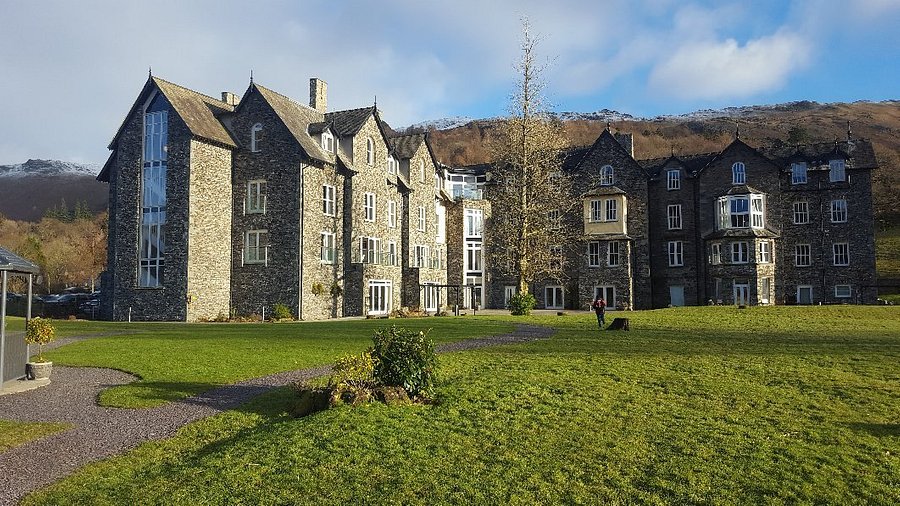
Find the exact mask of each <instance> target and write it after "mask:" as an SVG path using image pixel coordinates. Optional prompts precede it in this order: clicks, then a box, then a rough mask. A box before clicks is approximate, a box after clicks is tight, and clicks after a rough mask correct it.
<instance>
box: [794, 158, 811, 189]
mask: <svg viewBox="0 0 900 506" xmlns="http://www.w3.org/2000/svg"><path fill="white" fill-rule="evenodd" d="M806 170H807V166H806V162H794V163H792V164H791V184H806V182H807V181H808V179H807V174H806Z"/></svg>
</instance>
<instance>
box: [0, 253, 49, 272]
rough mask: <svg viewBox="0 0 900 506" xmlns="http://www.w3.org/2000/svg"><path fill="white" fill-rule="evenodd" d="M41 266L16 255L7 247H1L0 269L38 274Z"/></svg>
mask: <svg viewBox="0 0 900 506" xmlns="http://www.w3.org/2000/svg"><path fill="white" fill-rule="evenodd" d="M40 270H41V269H40V268H39V267H38V266H37V265H35V264H33V263H31V262H29V261H28V260H25V259H24V258H22V257H20V256H19V255H16V254H15V253H13V252H12V251H9V250H8V249H6V248H3V247H0V271H8V272H16V273H23V274H37V273H39V272H40Z"/></svg>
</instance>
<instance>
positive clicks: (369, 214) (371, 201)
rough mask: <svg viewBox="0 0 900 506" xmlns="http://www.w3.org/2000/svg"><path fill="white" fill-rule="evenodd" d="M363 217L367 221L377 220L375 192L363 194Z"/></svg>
mask: <svg viewBox="0 0 900 506" xmlns="http://www.w3.org/2000/svg"><path fill="white" fill-rule="evenodd" d="M363 211H364V214H363V217H364V219H365V220H366V221H370V222H371V221H375V194H374V193H372V192H366V193H365V194H364V195H363Z"/></svg>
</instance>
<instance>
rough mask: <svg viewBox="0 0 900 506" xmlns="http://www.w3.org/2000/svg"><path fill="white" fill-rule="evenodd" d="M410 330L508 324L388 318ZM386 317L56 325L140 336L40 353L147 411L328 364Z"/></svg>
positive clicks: (442, 338) (489, 328) (447, 334)
mask: <svg viewBox="0 0 900 506" xmlns="http://www.w3.org/2000/svg"><path fill="white" fill-rule="evenodd" d="M398 321H399V322H400V324H403V325H406V326H408V327H410V328H414V329H422V330H426V329H428V328H432V327H433V328H434V330H433V331H432V332H433V335H434V338H435V341H436V342H439V343H441V342H448V341H453V340H459V339H464V338H467V337H472V336H481V335H488V334H498V333H502V332H507V331H509V330H511V329H512V324H509V323H504V322H497V321H489V320H472V319H469V320H467V321H466V323H467V324H462V325H461V324H460V322H453V321H451V319H449V318H429V319H415V320H402V321H400V320H392V321H391V322H390V323H397V322H398ZM387 325H389V323H387V322H386V321H384V320H353V321H331V322H308V323H287V324H271V323H265V324H172V323H143V324H131V325H130V326H129V325H128V324H115V323H95V322H67V321H60V322H59V329H60V333H61V334H63V335H72V334H77V333H79V332H81V333H85V332H87V331H91V332H97V331H110V330H112V331H116V330H123V329H125V330H127V329H134V330H139V331H140V332H139V333H129V334H123V335H117V336H108V337H98V338H94V339H88V340H84V341H80V342H77V343H74V344H71V345H68V346H64V347H62V348H59V349H57V350H55V351H50V352H45V353H44V355H45V357H46V358H48V359H49V360H52V361H53V362H54V363H57V364H59V365H73V366H97V367H111V368H115V369H120V370H123V371H127V372H130V373H133V374H135V375H137V376H138V377H140V378H141V381H137V382H135V383H131V384H128V385H122V386H118V387H113V388H110V389H108V390H105V391H104V392H103V393H102V394H101V396H100V403H101V404H103V405H106V406H114V407H126V408H137V407H150V406H155V405H159V404H162V403H165V402H168V401H172V400H177V399H181V398H184V397H188V396H191V395H194V394H197V393H200V392H203V391H206V390H209V389H210V388H213V387H215V386H217V385H223V384H228V383H234V382H236V381H240V380H243V379H248V378H254V377H257V376H264V375H266V374H271V373H275V372H280V371H287V370H291V369H300V368H304V367H312V366H317V365H324V364H329V363H331V362H332V361H333V360H334V359H336V358H337V357H339V356H341V355H344V354H347V353H351V352H359V351H362V350H364V349H365V348H367V347H368V346H370V345H371V344H372V332H373V330H374V329H376V328H383V327H385V326H387Z"/></svg>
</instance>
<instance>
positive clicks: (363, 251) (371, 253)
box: [359, 237, 381, 264]
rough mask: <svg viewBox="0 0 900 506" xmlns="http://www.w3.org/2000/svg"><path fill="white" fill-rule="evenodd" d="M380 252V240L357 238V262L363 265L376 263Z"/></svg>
mask: <svg viewBox="0 0 900 506" xmlns="http://www.w3.org/2000/svg"><path fill="white" fill-rule="evenodd" d="M380 252H381V239H378V238H376V237H360V238H359V261H360V262H362V263H364V264H374V263H377V262H378V261H379V260H380V258H379V256H380V255H379V253H380Z"/></svg>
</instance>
